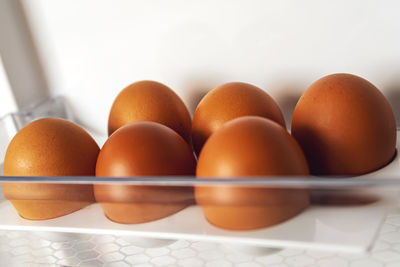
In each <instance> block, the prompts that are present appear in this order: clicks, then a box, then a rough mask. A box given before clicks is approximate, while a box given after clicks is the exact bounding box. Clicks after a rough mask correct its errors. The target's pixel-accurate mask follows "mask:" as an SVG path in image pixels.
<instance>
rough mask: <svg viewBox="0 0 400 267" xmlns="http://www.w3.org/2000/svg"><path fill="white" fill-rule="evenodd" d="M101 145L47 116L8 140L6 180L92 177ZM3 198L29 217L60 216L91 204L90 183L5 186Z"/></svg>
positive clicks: (85, 133) (36, 218) (5, 168)
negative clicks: (44, 177)
mask: <svg viewBox="0 0 400 267" xmlns="http://www.w3.org/2000/svg"><path fill="white" fill-rule="evenodd" d="M99 150H100V149H99V147H98V146H97V144H96V142H95V141H94V140H93V138H92V137H91V136H90V135H89V134H88V133H87V132H86V131H85V130H84V129H82V128H81V127H79V126H78V125H76V124H74V123H72V122H70V121H67V120H63V119H58V118H45V119H40V120H36V121H33V122H31V123H30V124H28V125H27V126H25V127H24V128H22V129H21V130H20V131H19V132H18V133H17V134H16V135H15V137H14V138H13V139H12V141H11V142H10V144H9V146H8V148H7V152H6V156H5V160H4V175H6V176H92V175H94V174H95V167H96V160H97V155H98V153H99ZM2 187H3V191H4V194H5V196H6V198H7V199H9V200H11V202H12V204H13V205H14V206H15V208H16V209H17V210H18V212H19V214H20V215H21V216H22V217H24V218H27V219H33V220H40V219H50V218H55V217H59V216H62V215H65V214H68V213H71V212H73V211H76V210H78V209H80V208H82V207H84V206H86V205H88V204H89V203H91V202H94V195H93V186H92V185H77V184H75V185H72V184H71V185H66V184H44V183H3V184H2Z"/></svg>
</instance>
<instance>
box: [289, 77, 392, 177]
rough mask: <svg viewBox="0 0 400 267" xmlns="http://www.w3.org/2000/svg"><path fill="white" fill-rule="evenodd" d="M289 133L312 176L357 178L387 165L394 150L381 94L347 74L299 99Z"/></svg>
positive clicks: (325, 80) (389, 111)
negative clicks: (307, 164)
mask: <svg viewBox="0 0 400 267" xmlns="http://www.w3.org/2000/svg"><path fill="white" fill-rule="evenodd" d="M292 134H293V136H294V137H295V138H296V140H297V141H298V142H299V144H300V146H301V147H302V149H303V151H304V153H305V155H306V157H307V160H308V163H309V165H310V172H311V173H312V174H316V175H360V174H365V173H368V172H371V171H374V170H376V169H379V168H381V167H383V166H385V165H386V164H387V163H389V162H390V161H391V159H392V158H393V156H394V154H395V149H396V122H395V118H394V115H393V112H392V109H391V107H390V104H389V103H388V101H387V100H386V99H385V97H384V96H383V94H382V93H381V92H380V91H379V90H378V89H377V88H376V87H375V86H374V85H373V84H371V83H370V82H368V81H367V80H365V79H363V78H360V77H357V76H355V75H351V74H333V75H328V76H326V77H323V78H321V79H319V80H318V81H316V82H314V83H313V84H312V85H311V86H310V87H309V88H308V89H307V90H306V91H305V92H304V94H303V95H302V96H301V98H300V100H299V101H298V103H297V105H296V108H295V110H294V114H293V120H292Z"/></svg>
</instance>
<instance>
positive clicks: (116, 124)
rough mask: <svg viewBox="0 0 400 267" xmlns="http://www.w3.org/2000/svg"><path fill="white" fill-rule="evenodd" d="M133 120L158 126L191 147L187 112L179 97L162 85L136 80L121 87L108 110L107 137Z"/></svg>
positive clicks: (190, 121) (189, 118)
mask: <svg viewBox="0 0 400 267" xmlns="http://www.w3.org/2000/svg"><path fill="white" fill-rule="evenodd" d="M136 121H153V122H158V123H161V124H163V125H165V126H168V127H169V128H171V129H172V130H174V131H176V132H177V133H178V134H179V135H181V136H182V137H183V139H185V141H186V142H187V143H188V144H191V127H192V120H191V117H190V113H189V111H188V109H187V108H186V106H185V104H184V103H183V101H182V100H181V99H180V98H179V96H178V95H177V94H176V93H175V92H174V91H172V90H171V89H170V88H169V87H167V86H165V85H164V84H162V83H159V82H155V81H139V82H135V83H133V84H131V85H129V86H127V87H126V88H124V89H123V90H122V91H121V92H120V93H119V94H118V96H117V97H116V99H115V100H114V103H113V105H112V107H111V111H110V115H109V118H108V134H109V135H111V134H112V133H113V132H114V131H115V130H117V129H118V128H120V127H121V126H123V125H126V124H129V123H131V122H136Z"/></svg>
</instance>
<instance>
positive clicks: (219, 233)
mask: <svg viewBox="0 0 400 267" xmlns="http://www.w3.org/2000/svg"><path fill="white" fill-rule="evenodd" d="M387 207H388V205H387V203H385V202H384V201H379V202H376V203H373V204H368V205H363V206H352V207H349V206H342V207H339V206H330V207H327V206H312V207H310V208H308V209H307V210H306V211H304V212H302V213H301V214H299V215H298V216H296V217H294V218H292V219H290V220H288V221H286V222H284V223H281V224H278V225H276V226H273V227H268V228H264V229H260V230H253V231H227V230H222V229H219V228H217V227H214V226H213V225H211V224H210V223H208V222H207V220H206V219H205V218H204V216H203V215H202V211H201V208H200V207H199V206H191V207H188V208H186V209H184V210H182V211H180V212H178V213H176V214H174V215H172V216H169V217H166V218H164V219H161V220H157V221H153V222H149V223H142V224H135V225H125V224H118V223H114V222H112V221H110V220H108V219H107V218H106V217H105V216H104V214H103V212H102V210H101V206H100V204H92V205H90V206H87V207H86V208H84V209H82V210H80V211H77V212H74V213H72V214H69V215H66V216H63V217H60V218H56V219H51V220H45V221H30V220H26V219H23V218H21V217H20V216H19V215H18V213H17V212H16V210H15V209H14V208H13V206H12V205H11V203H10V202H9V201H3V202H1V203H0V222H1V223H0V230H22V231H52V232H65V233H87V234H102V235H104V234H110V235H123V236H131V235H134V236H138V237H149V238H157V239H176V240H178V239H186V240H199V241H212V242H227V243H239V244H241V245H254V246H264V247H271V248H302V249H316V250H331V251H342V252H350V253H351V252H353V253H358V252H363V251H367V250H368V249H369V248H370V246H371V245H372V243H373V241H374V238H375V236H376V234H377V232H378V230H379V228H380V225H381V223H382V222H383V220H384V218H385V216H386V212H387Z"/></svg>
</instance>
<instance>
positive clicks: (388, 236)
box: [0, 214, 400, 267]
mask: <svg viewBox="0 0 400 267" xmlns="http://www.w3.org/2000/svg"><path fill="white" fill-rule="evenodd" d="M0 239H1V240H0V262H1V266H41V267H44V266H105V267H125V266H138V267H147V266H149V267H150V266H183V267H185V266H187V267H196V266H207V267H214V266H215V267H225V266H237V267H257V266H271V267H272V266H274V267H278V266H280V267H283V266H288V267H290V266H293V267H294V266H320V267H330V266H332V267H342V266H351V267H379V266H382V267H398V266H400V214H391V215H389V216H388V217H387V219H386V222H385V224H384V226H383V228H382V231H381V233H380V236H379V238H378V241H377V243H376V245H375V247H374V248H373V249H372V251H371V253H370V254H368V255H354V254H344V253H327V252H317V251H307V250H295V249H284V250H268V249H258V250H252V251H248V250H247V249H245V248H239V247H233V246H230V245H224V244H216V243H209V242H196V241H186V240H179V241H158V243H157V242H156V243H157V244H158V245H161V246H160V247H149V246H154V242H153V243H151V242H147V241H144V240H143V239H135V238H133V237H120V236H109V235H84V234H55V233H53V234H52V233H32V232H17V231H2V232H0ZM160 242H161V243H160ZM163 242H164V243H163Z"/></svg>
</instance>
